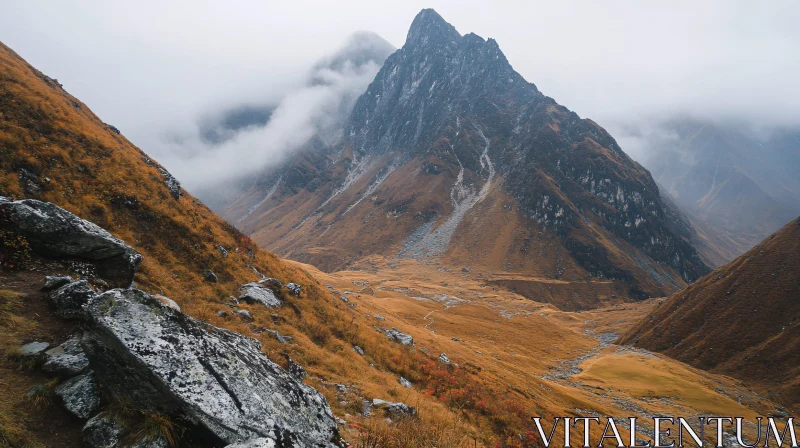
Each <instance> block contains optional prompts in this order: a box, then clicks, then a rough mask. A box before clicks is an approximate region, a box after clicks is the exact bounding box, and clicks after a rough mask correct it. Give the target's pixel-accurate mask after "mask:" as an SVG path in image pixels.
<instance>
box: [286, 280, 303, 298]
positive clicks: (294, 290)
mask: <svg viewBox="0 0 800 448" xmlns="http://www.w3.org/2000/svg"><path fill="white" fill-rule="evenodd" d="M286 289H288V290H289V293H290V294H292V295H295V296H299V295H300V293H301V292H303V287H302V286H300V285H298V284H297V283H287V284H286Z"/></svg>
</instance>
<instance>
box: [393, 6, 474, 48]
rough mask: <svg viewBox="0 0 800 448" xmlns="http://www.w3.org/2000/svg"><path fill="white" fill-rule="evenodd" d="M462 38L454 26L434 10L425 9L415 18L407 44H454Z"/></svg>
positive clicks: (409, 31)
mask: <svg viewBox="0 0 800 448" xmlns="http://www.w3.org/2000/svg"><path fill="white" fill-rule="evenodd" d="M460 38H461V34H459V33H458V31H456V29H455V27H454V26H453V25H450V24H449V23H447V21H445V20H444V19H443V18H442V16H440V15H439V13H437V12H436V11H434V10H433V9H430V8H428V9H423V10H422V11H420V12H419V14H417V16H416V17H414V21H413V22H411V28H410V29H409V30H408V37H407V39H406V44H422V45H425V44H426V43H428V42H453V41H455V40H457V39H460Z"/></svg>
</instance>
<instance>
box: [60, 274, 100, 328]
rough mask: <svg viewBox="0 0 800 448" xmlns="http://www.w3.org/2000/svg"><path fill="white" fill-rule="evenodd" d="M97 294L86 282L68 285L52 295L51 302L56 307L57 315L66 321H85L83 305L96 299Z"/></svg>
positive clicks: (79, 281)
mask: <svg viewBox="0 0 800 448" xmlns="http://www.w3.org/2000/svg"><path fill="white" fill-rule="evenodd" d="M96 296H97V293H96V292H95V291H94V290H93V289H92V288H91V287H90V286H89V282H87V281H86V280H78V281H76V282H72V283H68V284H66V285H64V286H62V287H60V288H58V289H56V290H55V291H53V292H51V293H50V300H52V301H53V303H54V304H55V305H56V314H58V315H59V316H61V317H62V318H64V319H83V318H84V317H85V315H86V314H85V312H84V310H83V305H84V304H86V303H87V302H88V301H89V300H91V299H92V298H94V297H96Z"/></svg>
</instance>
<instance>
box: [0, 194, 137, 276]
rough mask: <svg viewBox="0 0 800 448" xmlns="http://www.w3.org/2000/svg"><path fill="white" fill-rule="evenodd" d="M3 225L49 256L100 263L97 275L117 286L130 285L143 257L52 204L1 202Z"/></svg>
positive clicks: (96, 227)
mask: <svg viewBox="0 0 800 448" xmlns="http://www.w3.org/2000/svg"><path fill="white" fill-rule="evenodd" d="M0 212H2V213H0V216H2V217H3V220H4V223H2V224H3V225H6V226H10V227H12V228H13V229H14V230H15V231H16V232H17V233H19V234H20V235H22V236H24V237H25V239H27V240H28V242H29V243H30V245H31V248H32V249H33V250H34V251H36V252H37V253H39V254H40V255H43V256H46V257H57V258H62V257H69V258H79V259H85V260H90V261H93V262H96V267H97V273H98V275H100V276H101V277H103V278H104V279H106V280H109V281H111V282H112V283H114V285H115V286H128V285H130V284H131V282H132V281H133V276H134V274H135V272H136V268H137V267H138V266H139V263H141V262H142V256H141V255H140V254H139V253H138V252H136V251H135V250H134V249H133V248H132V247H130V246H128V245H127V244H126V243H125V242H123V241H122V240H120V239H118V238H116V237H114V236H113V235H111V234H110V233H108V232H106V231H105V230H103V229H102V228H100V227H99V226H97V225H96V224H94V223H91V222H89V221H86V220H84V219H81V218H79V217H77V216H75V215H74V214H72V213H70V212H68V211H66V210H64V209H63V208H61V207H59V206H57V205H55V204H51V203H49V202H42V201H37V200H35V199H23V200H20V201H3V202H0Z"/></svg>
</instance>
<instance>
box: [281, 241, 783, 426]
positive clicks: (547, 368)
mask: <svg viewBox="0 0 800 448" xmlns="http://www.w3.org/2000/svg"><path fill="white" fill-rule="evenodd" d="M297 265H298V266H299V267H301V268H302V269H305V270H306V271H308V272H309V273H310V274H311V275H313V276H314V277H316V278H317V279H318V280H319V281H320V283H322V284H325V285H326V286H327V287H328V288H329V289H330V290H332V291H333V292H334V293H336V294H337V295H339V296H341V297H343V298H346V299H347V305H348V306H351V307H352V308H353V312H354V313H355V314H360V315H361V316H360V317H362V318H364V319H366V320H367V321H368V322H374V325H373V327H375V328H376V329H379V328H393V327H396V328H397V329H398V330H400V331H403V332H405V333H408V334H411V335H412V336H413V337H414V341H415V346H416V348H417V349H419V350H422V351H427V352H429V353H431V354H432V355H434V356H436V355H438V354H440V353H444V354H445V355H446V357H447V358H449V359H450V360H451V362H453V363H456V364H459V365H460V366H462V367H464V368H467V369H470V370H472V371H478V372H479V375H480V376H482V377H483V378H484V379H485V380H487V381H489V382H490V383H494V384H498V385H504V386H506V387H507V388H508V389H511V390H514V391H516V392H519V393H521V394H523V395H524V396H526V397H528V398H529V399H531V401H532V402H535V403H536V404H537V407H538V408H539V410H540V411H539V412H542V411H544V412H553V413H554V415H563V416H570V415H574V416H578V415H580V416H617V417H620V418H624V417H628V416H629V414H631V415H639V416H643V417H652V416H655V415H668V416H682V417H685V418H687V419H688V418H693V417H696V416H700V415H705V416H708V415H725V416H742V417H745V418H747V419H754V418H755V417H756V416H758V415H762V416H763V415H770V414H771V413H772V412H773V411H774V410H775V407H776V406H775V404H774V403H771V402H770V401H768V400H766V399H764V398H762V397H761V396H759V395H758V394H757V393H756V392H754V391H752V390H750V389H748V388H747V387H746V386H745V385H743V384H742V383H740V382H739V381H737V380H734V379H731V378H729V377H725V376H722V375H715V374H710V373H708V372H705V371H702V370H698V369H695V368H692V367H690V366H688V365H686V364H683V363H681V362H678V361H675V360H673V359H671V358H669V357H666V356H663V355H660V354H656V353H651V352H648V351H645V350H641V349H636V348H632V347H628V346H619V345H615V344H614V342H615V341H616V340H617V337H618V335H620V334H622V333H623V332H624V331H625V330H627V329H628V328H629V327H630V326H631V325H632V324H633V323H634V322H636V321H638V320H639V319H641V318H642V317H643V316H644V315H646V314H647V313H648V312H649V311H650V310H652V309H653V308H654V307H656V306H658V304H659V303H660V301H661V300H663V299H651V300H648V301H645V302H639V303H623V304H616V305H611V306H608V307H604V308H599V309H595V310H590V311H582V312H565V311H560V310H558V309H557V308H556V307H554V306H553V305H550V304H547V303H540V302H537V301H535V299H536V298H535V297H531V298H525V297H523V296H521V295H519V294H516V293H513V292H510V291H508V290H506V289H505V288H502V287H500V286H498V285H496V284H494V283H492V282H491V281H490V280H491V279H492V278H500V277H503V276H505V277H508V275H507V274H503V275H499V274H498V275H493V274H488V273H485V274H477V273H475V274H474V273H472V272H465V271H463V270H462V271H455V270H450V269H448V268H446V267H444V266H441V265H437V264H434V263H431V264H425V263H420V262H417V261H412V260H387V259H383V258H377V257H373V258H369V259H366V260H364V261H363V262H361V263H359V264H357V265H355V266H354V267H353V268H352V269H351V270H348V271H341V272H335V273H325V272H321V271H319V270H317V269H315V268H314V267H312V266H309V265H305V264H300V263H297ZM512 277H513V276H512ZM342 301H343V302H344V299H342ZM384 319H385V320H384ZM556 410H561V413H557V411H556ZM535 412H537V410H536V409H531V416H534V413H535ZM548 416H551V415H549V414H548ZM543 417H544V415H543ZM692 421H697V420H696V419H693V420H692ZM753 421H754V420H753ZM651 429H652V428H648V429H645V430H643V431H642V432H643V433H645V434H647V432H648V431H649V430H651ZM751 431H752V429H751ZM642 436H643V435H640V437H642ZM651 436H652V434H651ZM573 437H580V434H578V435H577V436H576V435H573ZM626 437H627V436H626Z"/></svg>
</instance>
